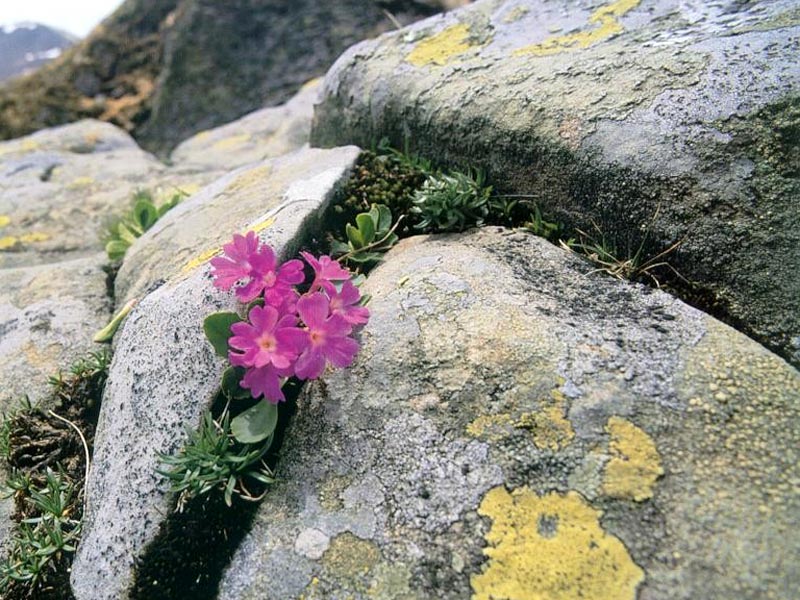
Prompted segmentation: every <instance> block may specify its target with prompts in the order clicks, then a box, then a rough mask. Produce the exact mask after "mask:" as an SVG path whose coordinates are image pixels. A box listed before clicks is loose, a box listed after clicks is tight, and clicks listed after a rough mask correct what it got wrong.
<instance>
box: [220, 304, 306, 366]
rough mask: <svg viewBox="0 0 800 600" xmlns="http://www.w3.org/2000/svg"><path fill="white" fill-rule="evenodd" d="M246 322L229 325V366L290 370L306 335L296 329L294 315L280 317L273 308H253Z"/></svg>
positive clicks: (267, 306) (302, 346)
mask: <svg viewBox="0 0 800 600" xmlns="http://www.w3.org/2000/svg"><path fill="white" fill-rule="evenodd" d="M248 319H249V321H250V322H249V323H248V322H244V321H242V322H239V323H234V324H233V325H231V331H232V332H233V336H231V337H230V339H229V340H228V344H229V345H230V346H231V348H233V350H231V351H230V352H229V353H228V358H229V359H230V361H231V364H232V365H234V366H237V367H255V368H256V369H260V368H262V367H266V366H272V367H274V368H276V369H289V368H290V367H291V366H292V364H293V363H294V361H295V359H296V358H297V355H298V354H299V353H300V352H301V351H302V350H303V348H304V345H305V342H306V334H305V332H304V331H303V330H301V329H300V328H299V327H297V318H296V317H295V315H293V314H288V315H283V316H281V315H280V314H279V313H278V310H277V309H275V308H274V307H272V306H269V305H265V306H264V307H261V306H254V307H253V308H252V309H250V314H249V315H248Z"/></svg>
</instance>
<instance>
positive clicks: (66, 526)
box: [0, 469, 81, 593]
mask: <svg viewBox="0 0 800 600" xmlns="http://www.w3.org/2000/svg"><path fill="white" fill-rule="evenodd" d="M8 483H9V484H11V485H13V486H14V488H16V493H20V492H24V493H25V494H26V497H25V501H26V502H27V503H28V504H29V505H30V507H29V510H30V512H31V513H32V514H33V515H35V516H30V517H28V518H25V519H23V520H22V521H21V523H20V527H19V529H18V530H17V532H16V533H15V535H14V536H13V537H12V538H11V543H10V547H9V549H8V553H7V556H6V557H5V558H4V559H3V560H2V561H0V592H3V593H6V592H7V591H8V590H9V589H10V588H11V587H12V586H13V585H14V584H15V583H18V584H19V583H21V584H24V585H25V586H26V587H27V588H28V589H30V590H32V589H35V588H36V587H37V586H39V585H42V584H45V583H46V582H47V580H48V578H49V577H50V576H52V575H53V574H55V573H56V572H57V571H58V569H59V564H58V563H59V562H61V561H62V560H64V559H65V557H66V555H67V554H72V553H74V552H75V549H76V546H77V542H78V539H79V537H80V532H81V521H80V519H76V518H73V515H74V511H75V510H76V502H77V499H76V486H75V485H74V484H73V483H71V482H70V481H69V478H68V477H67V475H66V474H65V473H64V472H63V471H59V472H54V471H53V470H51V469H47V472H46V474H45V481H44V485H43V486H41V487H34V486H33V485H32V483H31V481H30V478H26V477H25V476H24V475H20V474H16V475H14V476H13V477H12V478H10V479H9V482H8Z"/></svg>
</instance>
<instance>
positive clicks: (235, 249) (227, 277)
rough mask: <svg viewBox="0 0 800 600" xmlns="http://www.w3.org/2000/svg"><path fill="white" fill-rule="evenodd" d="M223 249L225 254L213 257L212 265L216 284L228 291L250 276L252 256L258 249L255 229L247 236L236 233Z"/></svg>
mask: <svg viewBox="0 0 800 600" xmlns="http://www.w3.org/2000/svg"><path fill="white" fill-rule="evenodd" d="M222 249H223V250H224V251H225V256H224V257H223V256H218V257H216V258H212V259H211V266H212V267H214V269H213V275H214V285H215V286H216V287H218V288H220V289H223V290H225V291H227V290H229V289H231V288H232V287H233V285H234V284H235V283H236V282H237V281H239V280H240V279H244V278H245V277H249V276H250V271H251V269H252V266H251V265H250V257H251V256H252V255H254V254H255V253H256V252H257V251H258V238H257V237H256V234H255V232H254V231H248V232H247V235H246V236H244V235H239V234H237V233H234V234H233V241H232V242H231V243H230V244H225V245H224V246H223V247H222Z"/></svg>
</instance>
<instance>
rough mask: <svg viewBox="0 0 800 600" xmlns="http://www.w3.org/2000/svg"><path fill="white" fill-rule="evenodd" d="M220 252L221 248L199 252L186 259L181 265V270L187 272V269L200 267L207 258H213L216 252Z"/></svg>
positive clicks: (191, 269) (192, 269)
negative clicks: (188, 259)
mask: <svg viewBox="0 0 800 600" xmlns="http://www.w3.org/2000/svg"><path fill="white" fill-rule="evenodd" d="M221 253H222V248H212V249H211V250H206V251H205V252H202V253H201V254H199V255H197V256H195V257H194V258H193V259H191V260H190V261H188V262H187V263H186V264H185V265H183V267H181V271H183V272H184V273H188V272H189V271H194V270H195V269H196V268H197V267H201V266H203V265H204V264H206V263H207V262H208V261H209V260H211V259H212V258H214V257H215V256H216V255H217V254H221Z"/></svg>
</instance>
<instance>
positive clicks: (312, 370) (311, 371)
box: [294, 346, 325, 379]
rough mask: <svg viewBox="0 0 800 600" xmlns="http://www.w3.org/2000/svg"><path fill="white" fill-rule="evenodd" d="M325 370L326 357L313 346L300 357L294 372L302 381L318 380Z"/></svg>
mask: <svg viewBox="0 0 800 600" xmlns="http://www.w3.org/2000/svg"><path fill="white" fill-rule="evenodd" d="M324 370H325V357H324V356H323V354H322V352H320V351H319V350H317V349H315V348H313V347H311V346H309V347H308V348H307V349H306V350H305V352H303V353H302V354H301V355H300V356H299V358H298V359H297V363H296V364H295V367H294V372H295V374H296V375H297V376H298V377H299V378H300V379H316V378H317V377H319V376H320V375H322V372H323V371H324Z"/></svg>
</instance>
